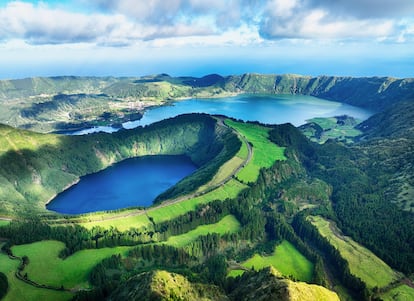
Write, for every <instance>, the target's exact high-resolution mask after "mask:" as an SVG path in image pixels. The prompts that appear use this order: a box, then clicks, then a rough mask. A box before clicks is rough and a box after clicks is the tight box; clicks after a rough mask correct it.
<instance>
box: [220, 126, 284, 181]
mask: <svg viewBox="0 0 414 301" xmlns="http://www.w3.org/2000/svg"><path fill="white" fill-rule="evenodd" d="M226 124H227V125H228V126H230V127H232V128H233V129H235V130H236V131H237V132H239V133H240V134H241V135H242V136H244V137H245V138H246V139H247V140H248V141H249V142H250V143H251V144H252V146H253V156H252V159H251V161H250V162H249V163H248V164H247V165H246V166H245V167H244V168H243V169H242V170H241V171H240V172H239V173H238V174H237V178H238V179H239V180H241V181H243V182H244V183H249V182H255V181H256V180H257V178H258V176H259V172H260V169H261V168H268V167H271V166H272V165H273V164H274V163H275V162H276V161H278V160H286V157H285V155H284V151H285V148H284V147H279V146H277V145H276V144H274V143H272V142H270V140H269V139H268V137H269V131H270V129H269V128H265V127H263V126H260V125H257V124H249V123H239V122H235V121H233V120H229V119H228V120H226Z"/></svg>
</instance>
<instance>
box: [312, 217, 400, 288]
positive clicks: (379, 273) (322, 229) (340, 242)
mask: <svg viewBox="0 0 414 301" xmlns="http://www.w3.org/2000/svg"><path fill="white" fill-rule="evenodd" d="M309 221H310V222H311V223H312V224H313V225H314V226H316V227H317V228H318V230H319V233H320V234H321V235H322V236H324V237H326V238H327V239H328V240H329V242H330V243H331V244H332V245H333V246H334V247H335V248H337V249H338V250H339V252H340V253H341V256H342V257H343V258H344V259H345V260H347V261H348V263H349V269H350V271H351V273H352V274H353V275H355V276H357V277H359V278H361V280H362V281H364V282H365V283H366V285H367V287H368V288H374V287H385V286H387V285H388V284H390V283H391V282H393V281H395V280H396V279H398V275H397V273H396V272H394V271H393V270H392V269H391V268H390V267H389V266H388V265H387V264H386V263H385V262H383V261H382V260H381V259H380V258H378V257H377V256H375V254H374V253H372V252H371V251H370V250H368V249H367V248H365V247H363V246H361V245H360V244H358V243H357V242H355V241H354V240H352V239H351V238H350V237H347V236H344V235H343V234H342V233H341V231H340V230H339V229H338V228H337V227H336V226H335V225H334V224H332V222H330V221H328V220H326V219H324V218H322V217H320V216H310V217H309Z"/></svg>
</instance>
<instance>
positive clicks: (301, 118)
mask: <svg viewBox="0 0 414 301" xmlns="http://www.w3.org/2000/svg"><path fill="white" fill-rule="evenodd" d="M184 113H208V114H221V115H227V116H230V117H233V118H237V119H242V120H244V121H259V122H261V123H267V124H280V123H286V122H290V123H292V124H293V125H296V126H298V125H301V124H304V123H306V120H308V119H310V118H313V117H331V116H338V115H344V114H346V115H349V116H353V117H355V118H358V119H361V120H365V119H367V118H368V117H369V116H370V115H372V112H369V111H367V110H364V109H361V108H358V107H354V106H350V105H346V104H341V103H338V102H332V101H327V100H323V99H318V98H315V97H311V96H301V95H295V96H293V95H282V96H280V95H279V96H256V95H254V96H252V95H241V96H236V97H226V98H217V99H188V100H182V101H177V102H174V103H172V104H171V105H168V106H161V107H156V108H152V109H149V110H147V111H146V112H145V114H144V116H143V118H142V119H141V120H137V121H132V122H127V123H124V124H123V126H124V127H125V128H128V129H129V128H134V127H137V126H145V125H148V124H151V123H153V122H156V121H160V120H163V119H166V118H170V117H174V116H177V115H180V114H184ZM116 130H118V129H115V128H112V127H110V126H107V127H97V128H92V129H86V130H82V131H79V132H76V133H74V134H77V135H82V134H88V133H93V132H97V131H105V132H114V131H116ZM195 168H196V167H195V166H194V165H193V164H192V163H191V161H189V160H188V159H185V158H182V157H178V158H177V157H146V158H140V159H133V160H127V161H124V162H121V163H118V164H115V165H114V166H111V167H110V168H108V169H106V170H104V171H102V172H99V173H97V174H93V175H88V176H86V177H83V178H82V179H81V180H80V182H79V183H78V184H76V185H75V186H73V187H71V188H70V189H68V190H67V191H65V192H63V193H61V194H60V195H58V196H57V197H56V198H55V199H54V200H53V202H51V203H50V204H49V205H48V209H50V210H54V211H57V212H60V213H71V214H77V213H86V212H93V211H101V210H111V209H119V208H125V207H131V206H149V205H151V204H152V201H153V200H154V199H155V197H156V196H157V195H158V194H160V193H161V192H163V191H165V190H166V189H167V188H169V187H171V186H173V185H174V184H175V183H177V182H178V181H179V180H180V179H182V178H183V177H185V176H187V175H188V174H189V173H191V172H192V171H194V169H195Z"/></svg>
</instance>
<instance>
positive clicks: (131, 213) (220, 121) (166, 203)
mask: <svg viewBox="0 0 414 301" xmlns="http://www.w3.org/2000/svg"><path fill="white" fill-rule="evenodd" d="M216 119H217V124H218V125H219V126H222V127H225V128H227V129H230V130H231V131H233V133H235V134H236V135H237V137H238V138H239V139H240V140H241V141H242V143H244V144H246V146H247V150H248V154H247V158H246V159H245V160H244V161H243V162H242V163H240V165H239V166H238V167H237V168H235V169H234V170H233V172H232V173H231V174H230V175H229V176H227V177H226V178H225V179H223V180H221V181H220V182H218V183H217V184H215V185H213V186H210V187H207V188H206V189H205V190H203V191H200V192H194V193H190V194H187V195H184V196H181V197H178V198H175V199H172V200H166V201H164V202H162V203H161V204H159V205H158V206H156V207H150V208H146V209H144V210H141V209H137V210H134V211H128V212H127V213H123V214H120V215H113V216H108V217H101V218H99V219H95V220H94V219H88V222H101V221H108V220H117V219H121V218H126V217H132V216H139V215H143V214H145V215H147V216H148V213H149V212H151V211H153V210H157V209H160V208H163V207H167V206H170V205H173V204H177V203H180V202H183V201H187V200H189V199H192V198H195V197H199V196H202V195H205V194H207V193H209V192H211V191H213V190H215V189H217V188H219V187H220V186H222V185H224V184H226V183H227V182H229V181H230V180H231V179H233V177H234V176H235V175H236V174H237V173H238V172H239V171H240V170H241V169H242V168H243V167H245V166H246V165H247V164H248V163H249V162H250V160H251V159H252V157H253V148H252V146H251V145H250V143H249V141H248V140H247V139H246V137H244V136H243V135H241V134H240V133H239V132H237V131H236V130H235V129H233V128H231V127H229V126H227V125H226V124H225V123H224V120H223V117H216ZM148 217H149V216H148ZM76 221H77V220H76V219H75V220H71V221H65V222H76ZM80 222H82V221H81V220H80Z"/></svg>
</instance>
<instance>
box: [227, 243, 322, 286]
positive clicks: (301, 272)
mask: <svg viewBox="0 0 414 301" xmlns="http://www.w3.org/2000/svg"><path fill="white" fill-rule="evenodd" d="M241 265H242V266H243V267H245V268H247V269H255V270H260V269H263V268H265V267H269V266H273V267H274V268H275V269H277V270H278V271H279V272H280V273H282V275H284V276H293V277H294V278H295V279H297V280H300V281H307V282H310V281H311V280H312V276H313V268H314V267H313V263H312V262H310V261H309V260H308V259H307V258H306V257H305V256H303V255H302V253H300V252H299V251H298V250H297V249H296V248H295V247H294V246H293V245H292V244H291V243H290V242H288V241H287V240H284V241H282V243H281V244H280V245H278V246H276V247H275V251H274V252H273V254H272V255H270V256H262V255H259V254H255V255H254V256H253V257H252V258H250V259H248V260H246V261H245V262H243V263H242V264H241ZM241 274H243V270H234V271H231V272H230V273H229V276H231V277H236V276H238V275H241Z"/></svg>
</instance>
